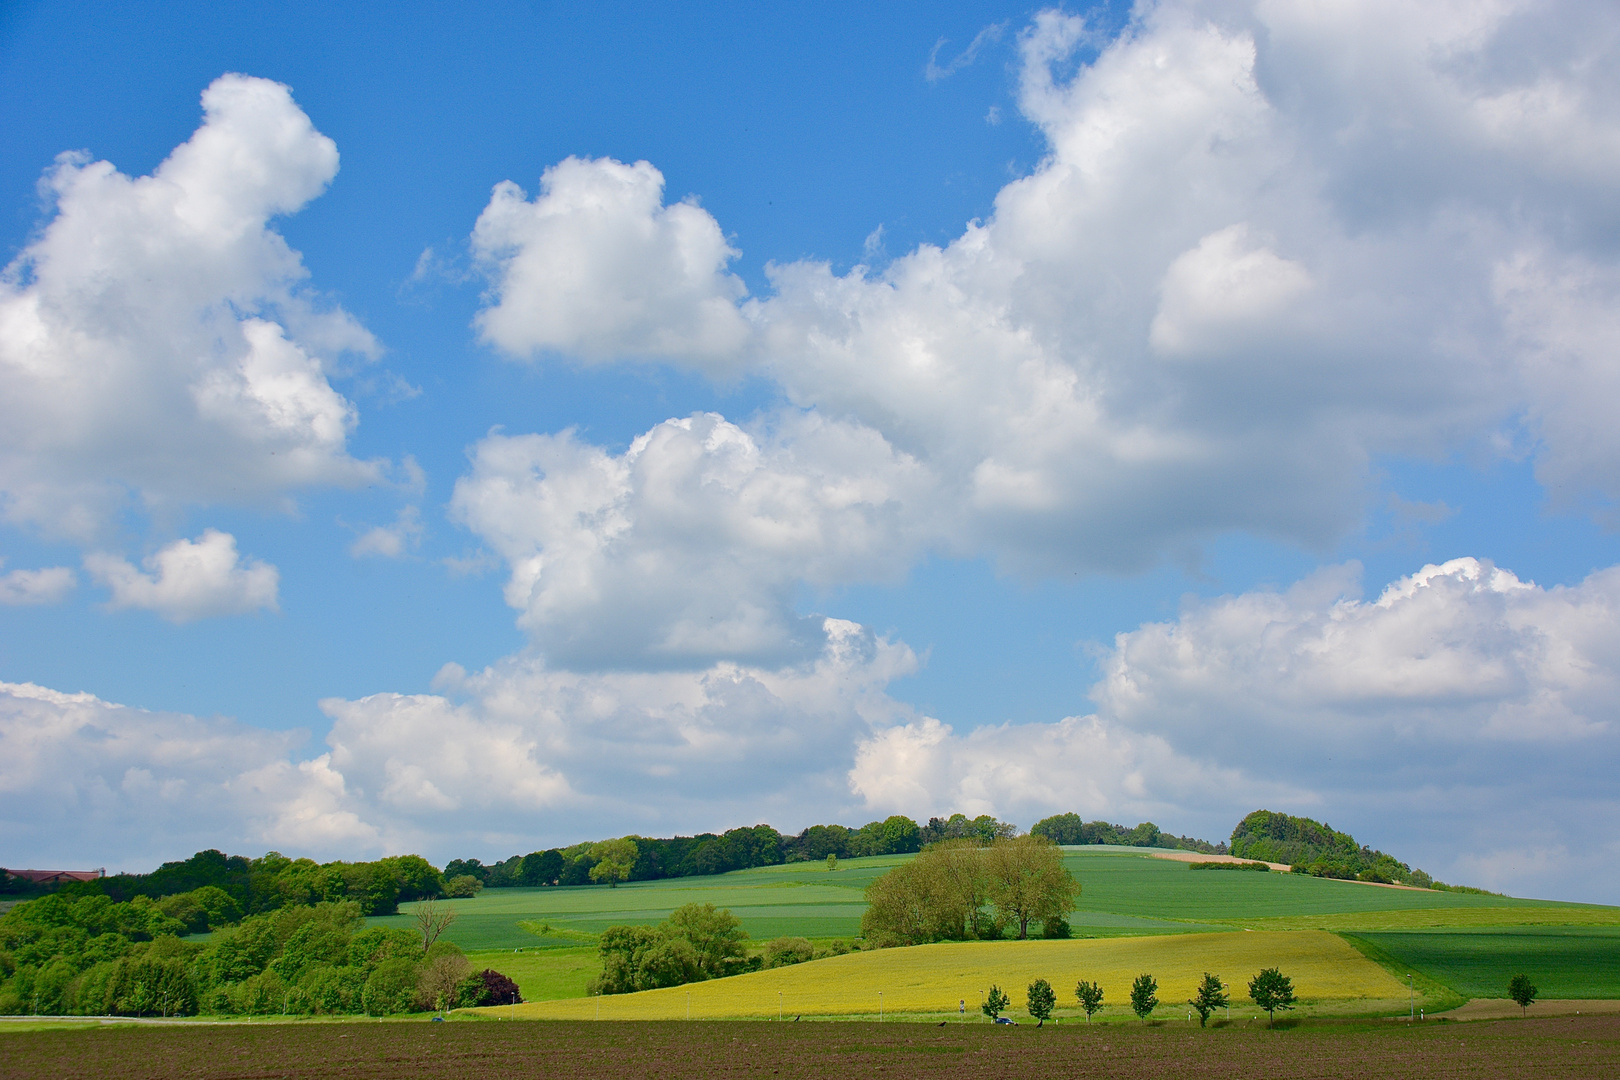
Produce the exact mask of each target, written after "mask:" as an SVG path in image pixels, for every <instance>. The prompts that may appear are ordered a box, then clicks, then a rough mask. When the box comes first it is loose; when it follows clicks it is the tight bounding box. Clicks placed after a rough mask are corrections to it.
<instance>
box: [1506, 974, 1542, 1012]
mask: <svg viewBox="0 0 1620 1080" xmlns="http://www.w3.org/2000/svg"><path fill="white" fill-rule="evenodd" d="M1508 997H1510V998H1512V999H1513V1000H1514V1002H1515V1003H1516V1004H1517V1005H1518V1006H1519V1015H1520V1016H1523V1015H1525V1014H1526V1013H1528V1012H1529V1011H1530V1003H1531V1002H1532V1001H1534V1000H1536V988H1535V987H1534V986H1532V985H1531V983H1530V976H1528V975H1524V974H1520V975H1515V976H1513V978H1511V979H1509V980H1508Z"/></svg>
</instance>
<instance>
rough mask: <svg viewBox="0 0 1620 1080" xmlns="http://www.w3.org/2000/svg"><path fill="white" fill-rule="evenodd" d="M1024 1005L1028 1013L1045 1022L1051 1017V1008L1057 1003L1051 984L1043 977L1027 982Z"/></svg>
mask: <svg viewBox="0 0 1620 1080" xmlns="http://www.w3.org/2000/svg"><path fill="white" fill-rule="evenodd" d="M1027 1002H1028V1003H1027V1005H1026V1007H1027V1008H1028V1009H1029V1015H1031V1016H1033V1017H1034V1018H1035V1019H1037V1020H1039V1021H1041V1022H1042V1023H1045V1022H1046V1021H1048V1020H1050V1019H1051V1018H1052V1008H1053V1006H1055V1005H1056V1004H1057V994H1055V993H1054V992H1053V991H1052V984H1051V983H1049V982H1047V981H1046V980H1045V979H1036V980H1035V981H1034V982H1032V983H1030V984H1029V994H1028V998H1027Z"/></svg>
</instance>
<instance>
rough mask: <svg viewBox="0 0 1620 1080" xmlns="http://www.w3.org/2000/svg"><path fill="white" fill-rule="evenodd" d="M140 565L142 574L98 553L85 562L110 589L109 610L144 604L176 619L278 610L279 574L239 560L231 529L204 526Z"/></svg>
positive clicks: (123, 561)
mask: <svg viewBox="0 0 1620 1080" xmlns="http://www.w3.org/2000/svg"><path fill="white" fill-rule="evenodd" d="M143 565H144V566H145V567H146V572H145V573H142V572H141V571H140V570H138V569H136V568H135V567H134V566H132V565H131V564H130V563H129V562H128V560H126V559H123V558H121V557H119V556H117V555H108V554H105V553H102V552H95V553H92V554H90V555H87V556H85V560H84V566H85V569H86V570H88V571H89V572H90V575H91V576H92V577H94V578H95V579H96V580H97V581H99V582H101V583H102V584H103V585H105V586H106V587H107V588H108V589H109V590H111V592H112V598H111V600H110V601H109V606H111V607H113V608H145V609H147V610H149V611H155V612H157V613H158V614H159V615H162V616H163V617H164V618H165V619H168V620H169V621H171V622H177V623H183V622H191V621H193V620H195V619H203V618H208V617H210V616H214V615H240V614H245V613H247V612H251V611H258V610H260V609H261V608H268V609H270V610H271V611H274V610H276V588H277V585H278V584H279V582H280V574H279V573H278V572H277V570H276V568H275V567H274V566H271V565H270V564H269V563H265V562H261V561H259V560H258V559H253V558H249V559H243V558H241V557H240V556H239V555H238V554H237V551H236V537H234V536H232V535H231V534H230V533H227V532H220V531H219V530H218V529H206V530H204V531H203V534H202V535H201V536H199V537H197V539H196V540H185V539H180V540H176V541H175V542H174V543H172V544H170V545H168V546H167V547H165V548H162V549H161V550H159V551H157V552H156V553H154V554H152V555H150V556H148V557H147V558H146V559H145V560H143Z"/></svg>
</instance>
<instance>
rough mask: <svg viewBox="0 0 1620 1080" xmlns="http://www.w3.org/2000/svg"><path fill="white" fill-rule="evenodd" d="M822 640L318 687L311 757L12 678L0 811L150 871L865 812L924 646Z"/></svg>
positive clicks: (62, 840)
mask: <svg viewBox="0 0 1620 1080" xmlns="http://www.w3.org/2000/svg"><path fill="white" fill-rule="evenodd" d="M823 638H824V640H825V642H826V644H825V647H824V648H823V649H822V651H821V652H820V653H819V654H818V655H817V656H815V657H813V658H812V659H811V660H810V661H808V662H806V663H803V664H796V665H790V666H785V667H778V668H755V667H742V666H738V665H735V664H722V665H716V666H714V667H711V668H708V669H704V670H701V671H692V672H663V673H650V674H649V673H632V672H610V673H605V674H597V675H582V674H578V673H573V672H568V671H560V670H554V669H549V668H547V667H546V665H545V664H544V663H543V662H541V661H540V660H539V659H538V658H535V657H532V656H529V657H514V658H511V659H508V660H506V661H503V662H501V663H500V664H497V665H495V666H493V667H491V668H489V669H487V670H485V671H482V672H477V673H474V674H471V675H469V674H467V673H466V672H464V671H461V670H460V669H459V668H456V667H455V666H454V665H451V666H450V667H448V668H447V669H446V670H445V671H444V672H443V673H442V674H441V676H440V679H439V684H440V686H441V687H442V689H443V691H444V693H442V694H423V695H402V694H377V695H373V696H371V697H366V698H361V699H359V700H354V701H347V700H343V699H332V700H328V701H324V702H322V703H321V707H322V708H323V709H324V710H325V711H326V713H327V714H328V715H329V716H330V717H331V718H332V727H331V731H330V733H329V734H328V735H327V738H326V742H327V744H328V746H329V748H330V749H329V751H328V752H326V753H323V754H320V755H318V756H316V757H313V758H309V759H306V760H299V759H297V758H296V757H295V756H294V754H293V753H292V751H293V749H294V747H295V746H296V745H297V744H298V743H300V742H301V741H302V734H301V733H297V734H292V735H286V734H277V733H269V732H262V731H255V730H253V729H250V728H245V727H242V726H240V725H237V724H234V723H231V722H229V721H203V720H198V719H195V718H193V717H186V716H173V715H168V714H161V713H148V712H144V711H141V710H138V709H128V708H124V707H122V706H118V705H112V704H109V703H107V702H104V701H100V700H99V699H97V698H95V697H92V696H91V695H88V694H63V693H58V692H56V691H53V690H47V689H43V688H41V687H36V686H29V685H12V684H0V824H4V825H6V826H7V828H8V829H9V830H13V831H8V834H7V835H8V837H11V838H12V839H13V840H14V843H13V845H12V850H13V851H14V852H15V857H18V858H42V859H44V858H49V859H56V860H60V859H64V858H73V859H79V860H102V861H107V860H112V861H116V862H118V863H119V864H120V865H131V866H136V867H141V866H142V865H143V860H148V862H147V863H146V864H145V865H147V866H148V867H149V865H154V864H155V863H156V862H157V861H158V860H159V858H160V857H161V858H165V859H166V858H172V857H174V855H175V854H176V852H177V851H178V850H179V849H181V848H185V847H186V846H187V845H196V846H199V847H200V846H219V845H225V846H230V847H233V848H234V849H237V850H248V851H254V850H255V849H258V850H262V849H263V848H264V847H267V846H275V847H280V848H284V849H285V850H288V851H292V852H314V853H326V854H332V855H342V856H344V857H349V858H353V857H356V856H357V855H359V854H362V853H365V852H373V853H377V852H381V851H384V850H386V851H392V852H398V851H406V850H417V851H421V852H423V853H424V854H428V855H430V856H431V857H433V858H436V859H439V860H440V861H443V860H444V859H448V858H450V857H452V856H456V855H465V854H467V852H468V847H469V846H475V847H477V848H478V849H479V850H485V851H487V850H490V849H492V848H493V849H497V850H502V851H503V852H505V853H507V854H509V853H510V852H511V851H513V850H519V849H521V850H523V851H528V850H532V849H533V847H534V846H535V845H537V844H541V843H544V842H550V843H561V842H571V841H574V840H578V839H581V838H583V837H586V836H606V835H619V834H623V833H624V832H628V831H632V830H640V831H646V830H651V829H657V828H663V829H666V830H676V829H684V830H688V831H690V830H692V829H699V828H707V827H711V826H713V825H714V824H716V823H717V822H720V823H723V824H727V825H735V824H754V823H756V822H758V821H760V820H766V821H773V822H777V823H780V824H783V825H787V824H789V823H791V822H793V821H797V820H799V819H800V818H801V817H803V816H805V815H810V816H813V817H815V818H817V819H818V820H822V819H826V820H831V819H835V818H842V817H845V816H848V815H849V814H851V813H859V812H860V811H859V810H858V809H856V807H857V804H858V800H857V799H855V798H854V797H853V796H852V795H851V792H850V790H849V787H848V784H847V781H846V775H847V773H848V770H849V769H850V768H851V766H852V764H853V762H854V755H855V748H856V745H857V742H858V740H859V739H861V738H864V737H866V736H868V735H870V734H871V733H872V732H873V731H875V730H879V729H881V728H884V727H886V726H888V725H891V724H893V723H894V722H896V721H897V720H902V721H903V720H909V719H911V715H910V713H909V712H908V711H907V710H905V709H904V708H903V707H902V706H900V705H898V704H896V703H895V702H894V701H892V700H890V699H889V698H888V697H887V695H886V694H885V693H884V687H885V686H886V685H887V683H888V682H889V681H890V680H892V679H894V678H896V677H898V676H900V675H903V674H906V673H907V672H909V671H912V670H914V668H915V664H916V659H915V657H914V656H913V655H912V654H911V652H910V650H908V649H906V648H905V647H904V646H903V645H896V644H892V643H889V642H886V641H883V640H881V639H878V638H875V637H873V636H872V635H871V634H870V633H867V632H865V631H863V630H862V629H861V628H860V627H858V626H855V625H854V624H851V623H842V622H837V621H835V620H829V621H828V623H827V626H826V627H825V628H824V631H823ZM199 822H202V823H206V824H199ZM137 829H139V830H142V832H141V836H140V837H139V842H138V843H137V842H134V841H132V840H131V837H132V835H133V832H134V831H135V830H137ZM30 852H32V853H33V854H32V855H30V854H29V853H30Z"/></svg>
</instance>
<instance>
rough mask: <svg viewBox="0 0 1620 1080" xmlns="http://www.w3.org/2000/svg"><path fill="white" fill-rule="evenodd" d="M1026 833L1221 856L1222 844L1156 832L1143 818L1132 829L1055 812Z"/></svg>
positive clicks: (1062, 840)
mask: <svg viewBox="0 0 1620 1080" xmlns="http://www.w3.org/2000/svg"><path fill="white" fill-rule="evenodd" d="M1029 831H1030V833H1031V834H1032V835H1035V836H1044V837H1046V838H1047V839H1049V840H1051V841H1052V842H1053V843H1054V844H1066V845H1071V846H1072V845H1081V844H1117V845H1119V846H1121V847H1152V848H1171V849H1173V850H1179V851H1201V852H1203V853H1204V854H1205V855H1225V854H1226V845H1225V844H1224V843H1219V844H1212V843H1210V842H1209V841H1208V840H1198V839H1195V838H1193V837H1191V836H1171V835H1170V834H1169V833H1167V832H1160V831H1159V827H1158V826H1157V825H1155V824H1153V822H1151V821H1144V822H1142V823H1141V824H1140V825H1138V826H1136V827H1135V828H1134V829H1127V828H1126V827H1125V826H1123V825H1110V824H1109V823H1108V822H1106V821H1081V820H1080V815H1079V814H1056V815H1053V816H1052V817H1049V818H1043V819H1041V820H1040V821H1037V822H1036V823H1035V824H1034V825H1033V826H1031V827H1030V830H1029Z"/></svg>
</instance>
